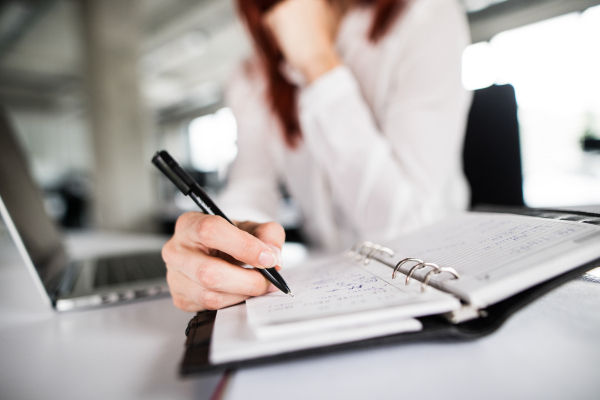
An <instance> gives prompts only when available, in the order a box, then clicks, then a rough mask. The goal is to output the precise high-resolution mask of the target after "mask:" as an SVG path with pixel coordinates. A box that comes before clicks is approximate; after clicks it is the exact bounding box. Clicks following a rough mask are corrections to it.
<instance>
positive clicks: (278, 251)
mask: <svg viewBox="0 0 600 400" xmlns="http://www.w3.org/2000/svg"><path fill="white" fill-rule="evenodd" d="M267 246H269V248H270V249H271V251H272V252H273V254H275V259H276V260H277V264H275V265H279V266H280V267H283V260H282V259H281V249H280V248H279V247H277V246H273V245H272V244H268V245H267Z"/></svg>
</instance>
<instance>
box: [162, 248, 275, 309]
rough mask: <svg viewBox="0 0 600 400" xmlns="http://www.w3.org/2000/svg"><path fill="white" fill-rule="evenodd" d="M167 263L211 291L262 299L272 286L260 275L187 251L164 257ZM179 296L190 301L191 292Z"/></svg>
mask: <svg viewBox="0 0 600 400" xmlns="http://www.w3.org/2000/svg"><path fill="white" fill-rule="evenodd" d="M165 262H166V263H167V265H169V266H170V269H171V270H173V271H174V272H178V273H181V274H183V275H185V276H186V277H187V279H188V280H189V281H190V282H191V283H193V284H196V285H199V286H201V287H202V288H206V289H209V290H212V291H217V292H223V293H238V294H243V295H247V296H260V295H261V294H264V293H266V291H267V289H268V286H269V282H268V281H267V280H266V279H265V278H264V277H263V276H262V275H261V274H260V273H258V271H254V270H252V269H246V268H240V267H238V266H235V265H231V264H229V263H228V262H226V261H224V260H222V259H220V258H217V257H212V256H209V255H207V254H205V253H202V252H198V251H194V250H191V249H189V248H185V247H184V248H182V249H181V250H180V251H178V252H176V253H174V254H170V255H169V256H167V257H165ZM190 290H191V289H190ZM180 292H181V293H184V294H186V295H187V296H188V297H190V294H189V292H188V291H181V290H180Z"/></svg>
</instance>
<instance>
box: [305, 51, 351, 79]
mask: <svg viewBox="0 0 600 400" xmlns="http://www.w3.org/2000/svg"><path fill="white" fill-rule="evenodd" d="M339 65H342V62H341V60H340V59H339V57H338V56H337V54H336V53H335V52H334V51H331V52H327V53H323V54H321V55H318V56H315V57H313V58H312V59H311V60H310V61H308V62H306V63H305V64H304V65H303V66H302V67H301V68H300V70H301V71H302V74H303V75H304V77H305V78H306V80H307V82H308V83H309V84H311V83H312V82H314V81H315V80H317V79H318V78H319V77H321V76H322V75H324V74H326V73H327V72H329V71H331V70H332V69H334V68H335V67H337V66H339Z"/></svg>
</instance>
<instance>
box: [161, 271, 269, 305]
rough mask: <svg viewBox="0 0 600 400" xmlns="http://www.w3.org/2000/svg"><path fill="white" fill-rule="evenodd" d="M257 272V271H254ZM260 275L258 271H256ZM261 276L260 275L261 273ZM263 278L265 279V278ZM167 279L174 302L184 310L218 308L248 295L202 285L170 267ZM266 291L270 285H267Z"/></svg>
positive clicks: (239, 300)
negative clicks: (215, 289) (216, 289)
mask: <svg viewBox="0 0 600 400" xmlns="http://www.w3.org/2000/svg"><path fill="white" fill-rule="evenodd" d="M254 272H255V273H256V271H254ZM256 274H257V275H259V274H258V273H256ZM259 276H260V275H259ZM261 278H262V277H261ZM263 280H265V279H264V278H263ZM167 281H168V283H169V288H170V290H171V295H172V296H173V303H174V304H175V306H176V307H178V308H180V309H182V310H184V311H192V312H194V311H201V310H218V309H220V308H223V307H227V306H230V305H233V304H237V303H240V302H242V301H244V300H246V299H247V298H248V297H250V296H248V295H244V294H239V293H223V292H218V291H214V290H209V289H207V288H205V287H202V286H200V285H198V284H196V283H195V282H193V281H192V280H190V279H189V278H188V277H187V276H185V275H184V274H182V273H181V272H179V271H177V270H173V269H171V268H169V270H168V272H167ZM265 286H266V289H265V292H266V291H267V290H268V289H269V285H265Z"/></svg>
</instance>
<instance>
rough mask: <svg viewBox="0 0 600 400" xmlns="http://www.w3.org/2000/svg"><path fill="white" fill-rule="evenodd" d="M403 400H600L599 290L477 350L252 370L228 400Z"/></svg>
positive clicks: (423, 348)
mask: <svg viewBox="0 0 600 400" xmlns="http://www.w3.org/2000/svg"><path fill="white" fill-rule="evenodd" d="M283 393H285V395H282V394H283ZM402 398H405V399H436V400H439V399H444V400H450V399H460V400H467V399H485V400H490V399H503V400H507V399H511V400H515V399H546V400H549V399H598V398H600V284H597V283H589V282H584V281H581V280H576V281H573V282H570V283H567V284H566V285H564V286H562V287H560V288H559V289H558V290H556V291H554V292H552V293H550V294H548V295H546V296H545V297H543V298H541V299H539V300H538V301H536V302H534V303H532V304H530V305H529V306H528V307H526V308H525V309H523V310H522V311H521V312H519V313H517V314H515V315H513V316H512V317H511V318H510V319H509V320H508V321H507V322H506V323H505V324H504V326H502V327H501V328H500V330H499V331H497V332H496V333H494V334H492V335H490V336H487V337H484V338H481V339H479V340H476V341H473V342H469V343H422V344H410V345H398V346H390V347H384V348H376V349H369V350H363V351H358V352H352V353H344V354H337V355H331V356H327V357H320V358H316V359H307V360H299V361H294V362H287V363H281V364H277V365H272V366H265V367H257V368H252V369H248V370H243V371H239V372H237V373H236V374H235V375H234V376H233V377H232V379H231V381H230V383H229V385H228V388H227V392H226V399H227V400H234V399H235V400H237V399H244V400H254V399H257V400H270V399H273V400H281V399H285V400H295V399H344V400H351V399H377V400H384V399H402Z"/></svg>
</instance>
